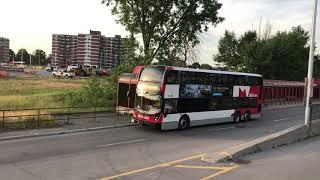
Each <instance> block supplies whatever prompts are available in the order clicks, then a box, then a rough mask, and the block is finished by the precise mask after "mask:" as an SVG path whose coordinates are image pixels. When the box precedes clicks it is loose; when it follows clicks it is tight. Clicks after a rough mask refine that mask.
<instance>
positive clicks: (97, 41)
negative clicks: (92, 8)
mask: <svg viewBox="0 0 320 180" xmlns="http://www.w3.org/2000/svg"><path fill="white" fill-rule="evenodd" d="M125 54H126V50H125V48H124V46H123V39H122V38H121V36H119V35H116V36H114V37H105V36H103V35H101V32H100V31H92V30H90V33H89V34H80V33H79V34H78V35H57V34H54V35H52V64H53V65H58V66H66V65H69V64H79V65H82V66H95V67H96V68H99V67H100V66H101V67H102V68H105V69H109V70H111V69H112V68H114V67H116V66H118V65H119V64H120V63H121V60H122V59H123V57H124V56H125Z"/></svg>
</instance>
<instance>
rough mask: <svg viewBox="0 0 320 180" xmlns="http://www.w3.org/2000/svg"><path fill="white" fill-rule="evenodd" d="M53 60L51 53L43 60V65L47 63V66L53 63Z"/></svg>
mask: <svg viewBox="0 0 320 180" xmlns="http://www.w3.org/2000/svg"><path fill="white" fill-rule="evenodd" d="M51 60H52V54H49V55H48V56H47V57H46V59H45V61H44V62H43V63H44V64H43V65H45V66H47V65H50V64H51Z"/></svg>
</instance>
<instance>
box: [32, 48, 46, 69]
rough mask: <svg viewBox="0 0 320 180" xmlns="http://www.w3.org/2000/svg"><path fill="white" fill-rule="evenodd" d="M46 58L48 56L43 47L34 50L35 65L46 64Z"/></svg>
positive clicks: (33, 62) (33, 61) (33, 59)
mask: <svg viewBox="0 0 320 180" xmlns="http://www.w3.org/2000/svg"><path fill="white" fill-rule="evenodd" d="M46 58H47V55H46V52H44V51H43V50H41V49H37V50H35V51H34V52H33V55H32V62H31V63H32V64H33V65H39V66H42V65H46Z"/></svg>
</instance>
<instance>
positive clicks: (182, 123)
mask: <svg viewBox="0 0 320 180" xmlns="http://www.w3.org/2000/svg"><path fill="white" fill-rule="evenodd" d="M187 125H188V122H187V120H186V119H184V118H183V119H181V121H180V128H181V129H185V128H187Z"/></svg>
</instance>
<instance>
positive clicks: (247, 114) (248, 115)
mask: <svg viewBox="0 0 320 180" xmlns="http://www.w3.org/2000/svg"><path fill="white" fill-rule="evenodd" d="M244 118H245V120H246V121H248V120H249V119H250V114H249V113H246V114H245V115H244Z"/></svg>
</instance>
